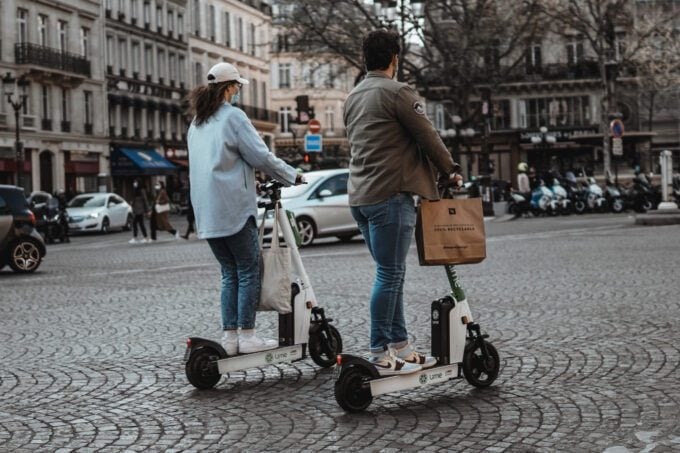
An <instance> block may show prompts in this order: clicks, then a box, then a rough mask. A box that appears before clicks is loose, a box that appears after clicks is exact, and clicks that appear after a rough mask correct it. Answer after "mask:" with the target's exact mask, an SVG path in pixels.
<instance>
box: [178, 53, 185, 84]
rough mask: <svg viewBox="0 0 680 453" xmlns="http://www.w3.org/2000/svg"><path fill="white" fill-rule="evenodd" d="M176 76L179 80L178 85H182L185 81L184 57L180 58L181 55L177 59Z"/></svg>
mask: <svg viewBox="0 0 680 453" xmlns="http://www.w3.org/2000/svg"><path fill="white" fill-rule="evenodd" d="M177 75H178V78H179V83H184V82H185V80H184V57H183V56H181V55H180V56H179V58H178V59H177Z"/></svg>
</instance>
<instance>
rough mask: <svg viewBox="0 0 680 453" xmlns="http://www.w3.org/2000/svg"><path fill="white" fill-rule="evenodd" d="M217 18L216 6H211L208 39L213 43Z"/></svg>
mask: <svg viewBox="0 0 680 453" xmlns="http://www.w3.org/2000/svg"><path fill="white" fill-rule="evenodd" d="M216 20H217V18H216V17H215V6H214V5H210V14H208V26H209V28H208V37H209V38H210V40H211V41H213V42H214V41H215V21H216Z"/></svg>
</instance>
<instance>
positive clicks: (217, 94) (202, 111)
mask: <svg viewBox="0 0 680 453" xmlns="http://www.w3.org/2000/svg"><path fill="white" fill-rule="evenodd" d="M234 83H236V82H232V81H230V82H223V83H210V84H208V85H202V86H198V87H196V88H194V89H193V90H192V91H191V93H189V96H188V100H189V109H190V113H192V114H193V115H194V124H195V125H196V126H200V125H201V124H203V123H205V122H206V121H208V120H209V119H210V117H211V116H213V115H214V114H215V112H216V111H217V110H218V109H219V108H220V106H221V105H222V104H223V103H224V101H225V99H224V92H225V90H226V89H227V88H229V87H230V86H231V85H233V84H234Z"/></svg>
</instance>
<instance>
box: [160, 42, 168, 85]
mask: <svg viewBox="0 0 680 453" xmlns="http://www.w3.org/2000/svg"><path fill="white" fill-rule="evenodd" d="M166 72H167V71H166V65H165V51H164V50H163V49H159V50H158V80H159V81H164V80H165V74H166Z"/></svg>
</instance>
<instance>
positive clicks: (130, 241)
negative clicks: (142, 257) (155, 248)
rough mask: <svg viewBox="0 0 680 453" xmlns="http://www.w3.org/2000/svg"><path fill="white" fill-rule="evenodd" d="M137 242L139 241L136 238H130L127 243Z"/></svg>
mask: <svg viewBox="0 0 680 453" xmlns="http://www.w3.org/2000/svg"><path fill="white" fill-rule="evenodd" d="M137 242H139V241H138V240H137V238H132V239H130V240H129V241H128V244H136V243H137Z"/></svg>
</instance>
